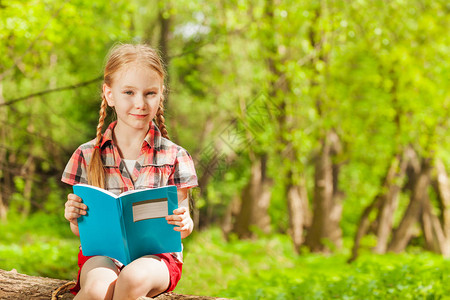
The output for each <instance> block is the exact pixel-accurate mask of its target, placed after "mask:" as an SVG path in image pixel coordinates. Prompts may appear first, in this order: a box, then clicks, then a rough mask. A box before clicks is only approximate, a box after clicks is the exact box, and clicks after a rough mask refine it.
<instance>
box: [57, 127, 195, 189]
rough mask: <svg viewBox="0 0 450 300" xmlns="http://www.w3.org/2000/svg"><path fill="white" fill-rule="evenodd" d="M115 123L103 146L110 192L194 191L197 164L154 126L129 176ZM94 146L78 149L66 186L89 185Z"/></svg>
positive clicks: (69, 165) (67, 171) (66, 172)
mask: <svg viewBox="0 0 450 300" xmlns="http://www.w3.org/2000/svg"><path fill="white" fill-rule="evenodd" d="M116 123H117V122H113V123H111V124H110V125H109V126H108V129H106V131H105V133H104V134H103V137H102V141H101V144H100V149H101V156H102V161H103V166H104V169H105V187H106V189H107V190H109V191H111V192H113V193H114V194H117V195H118V194H120V193H123V192H126V191H128V190H132V189H144V188H156V187H161V186H166V185H176V186H177V187H178V188H192V187H195V186H197V185H198V183H197V175H196V173H195V168H194V163H193V161H192V158H191V156H190V155H189V153H188V152H187V151H186V150H185V149H183V148H182V147H180V146H178V145H176V144H174V143H173V142H171V141H170V140H168V139H166V138H164V137H162V136H161V132H160V131H159V129H158V127H157V126H156V125H155V124H154V123H152V124H151V126H150V129H149V131H148V133H147V136H146V137H145V139H144V142H143V144H142V148H141V152H140V154H139V157H138V158H137V161H136V164H135V166H134V170H133V171H131V170H130V172H131V174H130V173H129V172H128V171H127V168H126V167H125V162H124V161H123V160H122V158H121V157H120V154H119V151H118V149H117V147H116V145H115V144H114V141H113V129H114V126H115V125H116ZM94 146H95V139H94V140H92V141H89V142H87V143H85V144H83V145H81V146H80V147H78V149H77V150H76V151H75V152H74V153H73V155H72V157H71V158H70V160H69V162H68V163H67V166H66V168H65V169H64V172H63V175H62V179H61V180H62V181H63V182H65V183H67V184H70V185H75V184H78V183H86V184H87V182H88V181H87V169H88V168H87V166H88V165H89V163H90V161H91V157H92V153H93V151H94Z"/></svg>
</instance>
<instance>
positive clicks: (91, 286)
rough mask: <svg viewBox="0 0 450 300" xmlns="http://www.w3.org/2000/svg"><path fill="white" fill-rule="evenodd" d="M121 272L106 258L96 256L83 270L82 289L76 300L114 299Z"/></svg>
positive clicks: (81, 275)
mask: <svg viewBox="0 0 450 300" xmlns="http://www.w3.org/2000/svg"><path fill="white" fill-rule="evenodd" d="M118 274H119V270H118V268H117V266H116V265H115V264H114V262H113V261H112V260H111V259H110V258H108V257H105V256H94V257H92V258H90V259H89V260H88V261H87V262H85V263H84V265H83V267H82V268H81V274H80V286H81V289H80V291H79V292H78V294H77V295H76V296H75V298H74V299H102V300H103V299H112V297H113V294H114V285H115V283H116V280H117V276H118Z"/></svg>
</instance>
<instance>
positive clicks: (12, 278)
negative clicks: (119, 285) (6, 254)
mask: <svg viewBox="0 0 450 300" xmlns="http://www.w3.org/2000/svg"><path fill="white" fill-rule="evenodd" d="M72 286H73V285H72V284H71V281H69V280H61V279H54V278H47V277H37V276H29V275H25V274H20V273H17V272H16V271H15V270H12V271H5V270H0V299H2V300H3V299H5V300H9V299H24V300H25V299H33V300H34V299H36V300H44V299H45V300H49V299H59V300H62V299H64V300H68V299H73V295H72V294H71V293H70V292H69V289H70V288H71V287H72ZM139 299H152V298H147V297H141V298H139ZM154 299H156V300H212V299H216V300H226V299H225V298H214V297H208V296H194V295H181V294H175V293H164V294H162V295H159V296H158V297H156V298H154Z"/></svg>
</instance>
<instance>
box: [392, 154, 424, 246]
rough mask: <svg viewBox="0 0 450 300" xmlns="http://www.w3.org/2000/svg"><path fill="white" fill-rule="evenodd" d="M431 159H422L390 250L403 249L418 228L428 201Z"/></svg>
mask: <svg viewBox="0 0 450 300" xmlns="http://www.w3.org/2000/svg"><path fill="white" fill-rule="evenodd" d="M430 168H431V166H430V159H422V163H421V168H420V172H419V174H418V176H417V179H416V180H415V181H414V189H413V192H412V195H411V199H410V202H409V205H408V208H407V209H406V212H405V214H404V215H403V219H402V220H401V222H400V225H399V226H398V228H397V229H396V230H395V231H394V234H393V237H392V240H391V243H390V244H389V246H388V251H392V252H397V253H398V252H401V251H403V250H404V249H405V248H406V246H407V244H408V242H409V240H410V239H411V238H412V237H413V235H414V233H415V231H416V228H414V227H415V225H416V223H417V222H418V221H419V218H420V214H421V212H422V208H423V205H424V203H425V201H426V197H427V193H428V186H429V184H430Z"/></svg>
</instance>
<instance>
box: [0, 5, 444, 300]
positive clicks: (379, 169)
mask: <svg viewBox="0 0 450 300" xmlns="http://www.w3.org/2000/svg"><path fill="white" fill-rule="evenodd" d="M449 16H450V4H449V2H448V1H445V0H393V1H381V0H370V1H369V0H355V1H342V0H328V1H327V0H313V1H300V0H297V1H292V0H286V1H278V0H267V1H263V0H261V1H239V0H233V1H224V0H222V1H203V0H198V1H186V0H180V1H155V0H151V1H148V0H127V1H125V0H123V1H122V0H115V1H105V0H97V1H91V0H73V1H68V0H66V1H63V0H41V1H36V0H20V1H19V0H7V1H5V0H2V1H0V40H1V42H0V219H1V220H0V268H1V269H6V270H10V269H12V268H16V269H17V270H18V271H19V272H22V273H27V274H30V275H43V276H52V277H57V278H64V279H72V278H74V277H75V276H76V271H77V266H76V253H77V250H78V249H77V247H78V241H77V239H76V237H74V236H73V235H72V233H71V232H70V230H69V226H68V223H67V222H66V221H65V220H64V218H63V211H64V207H63V206H64V202H65V199H66V195H67V193H69V192H70V190H71V188H70V187H68V186H65V185H64V184H62V183H60V177H61V173H62V171H63V169H64V166H65V164H66V162H67V161H68V159H69V157H70V155H71V154H72V152H73V151H74V150H75V149H76V147H77V146H78V145H80V144H81V143H84V142H85V141H88V140H90V139H92V138H94V136H95V128H96V124H97V120H98V109H99V105H100V100H101V99H100V92H101V91H100V86H101V83H102V68H103V64H104V57H105V56H106V54H107V52H108V50H109V49H110V47H111V46H113V45H114V44H115V43H117V42H131V43H142V42H147V43H149V44H150V45H152V46H153V47H155V48H157V49H158V50H159V51H160V53H161V56H162V57H163V59H164V60H165V62H166V68H167V72H168V80H167V82H166V86H167V87H168V91H169V92H168V95H167V97H166V99H167V103H166V123H167V125H168V131H169V135H170V136H171V138H172V140H173V141H174V142H176V143H177V144H179V145H182V146H183V147H184V148H186V149H187V150H188V151H189V153H190V154H191V155H192V157H193V158H194V161H195V163H196V168H197V173H198V178H199V185H200V186H199V188H196V189H195V190H194V191H193V195H192V197H193V200H194V201H193V204H194V205H193V215H194V221H195V223H196V231H195V232H194V234H193V235H192V236H191V237H189V238H188V239H187V240H186V241H185V258H186V262H185V267H184V269H183V270H184V275H183V278H182V280H181V282H180V284H179V287H178V288H177V290H176V291H177V292H184V293H190V294H197V295H202V294H205V295H210V296H223V297H230V298H233V299H268V298H271V299H330V298H338V299H341V298H342V299H388V298H390V299H392V298H402V299H415V298H420V299H423V298H427V299H442V298H444V297H445V296H446V295H448V294H450V288H449V287H446V285H445V284H444V283H445V281H448V280H450V275H449V274H450V272H449V271H450V262H449V260H448V259H447V258H448V257H449V256H450V182H449V178H448V177H449V172H450V139H449V136H450V123H449V114H450V91H449V88H448V87H449V78H450V65H449V62H450V49H449V47H450V35H449V34H448V28H450V24H449V23H450V19H449Z"/></svg>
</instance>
